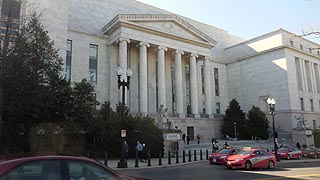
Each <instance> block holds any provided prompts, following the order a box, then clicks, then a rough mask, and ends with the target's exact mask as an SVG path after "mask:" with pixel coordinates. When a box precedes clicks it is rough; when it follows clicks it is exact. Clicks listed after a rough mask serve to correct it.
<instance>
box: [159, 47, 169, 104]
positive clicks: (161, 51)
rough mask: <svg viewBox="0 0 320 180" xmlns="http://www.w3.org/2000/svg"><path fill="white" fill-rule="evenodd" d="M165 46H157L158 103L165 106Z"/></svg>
mask: <svg viewBox="0 0 320 180" xmlns="http://www.w3.org/2000/svg"><path fill="white" fill-rule="evenodd" d="M165 51H167V48H166V47H162V46H159V47H158V102H159V103H158V104H159V106H160V105H163V106H164V107H167V106H166V73H165Z"/></svg>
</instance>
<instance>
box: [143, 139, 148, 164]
mask: <svg viewBox="0 0 320 180" xmlns="http://www.w3.org/2000/svg"><path fill="white" fill-rule="evenodd" d="M142 147H143V149H142V156H143V160H142V162H145V163H146V162H147V160H148V153H149V152H148V147H147V146H146V144H144V143H143V144H142Z"/></svg>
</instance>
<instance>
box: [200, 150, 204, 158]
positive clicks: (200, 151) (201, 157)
mask: <svg viewBox="0 0 320 180" xmlns="http://www.w3.org/2000/svg"><path fill="white" fill-rule="evenodd" d="M200 160H203V159H202V149H200Z"/></svg>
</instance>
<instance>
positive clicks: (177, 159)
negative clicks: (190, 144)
mask: <svg viewBox="0 0 320 180" xmlns="http://www.w3.org/2000/svg"><path fill="white" fill-rule="evenodd" d="M176 163H177V164H179V153H178V151H176Z"/></svg>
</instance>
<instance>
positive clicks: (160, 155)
mask: <svg viewBox="0 0 320 180" xmlns="http://www.w3.org/2000/svg"><path fill="white" fill-rule="evenodd" d="M161 157H162V153H161V151H159V164H158V165H159V166H162V159H161Z"/></svg>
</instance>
